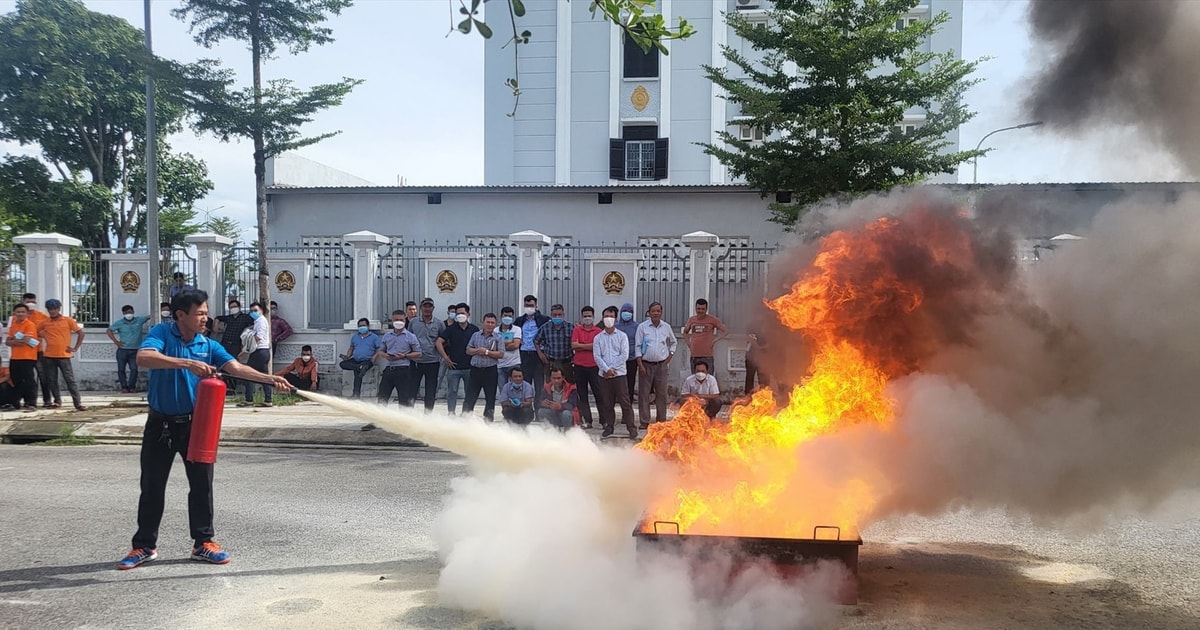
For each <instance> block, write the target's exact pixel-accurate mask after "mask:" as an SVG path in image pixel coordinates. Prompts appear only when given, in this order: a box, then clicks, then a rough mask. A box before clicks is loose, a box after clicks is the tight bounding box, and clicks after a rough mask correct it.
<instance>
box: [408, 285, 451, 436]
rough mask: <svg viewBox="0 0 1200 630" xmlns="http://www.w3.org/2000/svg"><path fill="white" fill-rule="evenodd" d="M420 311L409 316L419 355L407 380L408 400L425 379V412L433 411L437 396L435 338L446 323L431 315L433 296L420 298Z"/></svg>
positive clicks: (436, 351)
mask: <svg viewBox="0 0 1200 630" xmlns="http://www.w3.org/2000/svg"><path fill="white" fill-rule="evenodd" d="M420 311H421V312H420V313H419V314H418V315H417V316H416V317H414V318H410V319H409V322H408V330H409V331H411V332H412V334H414V335H416V336H417V341H418V342H419V343H420V344H421V357H420V358H418V359H417V360H416V361H415V367H414V368H413V370H414V371H413V378H412V381H411V382H409V385H408V391H409V397H408V398H409V400H416V398H417V391H418V390H419V389H420V387H421V381H422V380H424V381H425V412H426V413H429V412H431V411H433V401H434V398H436V397H437V389H438V371H439V367H440V366H441V364H442V357H441V355H439V354H438V350H437V340H438V337H441V336H442V332H444V331H445V330H446V324H445V322H443V321H442V320H440V319H438V318H437V317H434V315H433V298H425V299H423V300H421V309H420Z"/></svg>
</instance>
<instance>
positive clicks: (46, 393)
mask: <svg viewBox="0 0 1200 630" xmlns="http://www.w3.org/2000/svg"><path fill="white" fill-rule="evenodd" d="M44 359H45V357H43V356H41V355H38V360H37V361H35V362H34V363H36V364H37V382H38V383H41V385H42V402H43V403H45V404H47V405H49V404H50V403H52V402H54V396H52V395H51V393H50V379H49V378H47V377H46V363H45V361H44Z"/></svg>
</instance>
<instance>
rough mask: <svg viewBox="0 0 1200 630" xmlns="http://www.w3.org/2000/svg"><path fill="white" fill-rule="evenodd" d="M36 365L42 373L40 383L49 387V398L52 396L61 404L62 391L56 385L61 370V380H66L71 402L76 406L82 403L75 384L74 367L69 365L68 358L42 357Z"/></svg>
mask: <svg viewBox="0 0 1200 630" xmlns="http://www.w3.org/2000/svg"><path fill="white" fill-rule="evenodd" d="M38 365H39V366H41V368H42V374H43V375H44V376H42V379H43V380H42V385H43V386H44V387H47V388H49V390H50V398H53V399H54V402H55V403H57V404H60V405H61V404H62V391H61V390H60V389H59V386H58V374H59V372H62V377H63V380H64V381H66V382H67V391H68V392H70V393H71V402H73V403H75V406H76V407H78V406H80V405H82V404H83V399H81V398H80V397H79V386H78V385H76V384H75V369H74V368H73V367H71V360H70V359H53V358H50V357H42V358H41V359H39V360H38ZM46 400H49V399H46Z"/></svg>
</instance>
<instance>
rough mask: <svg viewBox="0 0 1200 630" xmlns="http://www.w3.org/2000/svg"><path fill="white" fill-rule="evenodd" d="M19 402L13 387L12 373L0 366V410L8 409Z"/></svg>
mask: <svg viewBox="0 0 1200 630" xmlns="http://www.w3.org/2000/svg"><path fill="white" fill-rule="evenodd" d="M19 404H21V401H20V399H18V398H17V390H16V389H14V388H13V382H12V375H11V374H9V371H8V368H7V367H4V366H0V410H8V409H12V408H13V407H16V406H17V405H19Z"/></svg>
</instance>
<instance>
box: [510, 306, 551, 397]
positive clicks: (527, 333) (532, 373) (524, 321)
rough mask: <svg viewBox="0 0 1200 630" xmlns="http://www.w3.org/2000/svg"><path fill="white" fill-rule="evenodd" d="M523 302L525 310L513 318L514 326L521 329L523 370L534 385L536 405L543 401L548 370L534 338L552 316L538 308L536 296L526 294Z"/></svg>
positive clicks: (526, 377) (529, 381)
mask: <svg viewBox="0 0 1200 630" xmlns="http://www.w3.org/2000/svg"><path fill="white" fill-rule="evenodd" d="M521 303H522V304H524V307H523V308H524V310H523V311H522V312H521V316H520V317H518V318H516V319H515V320H513V326H516V327H517V328H520V329H521V347H520V351H521V371H522V372H524V373H525V381H526V382H527V383H529V384H530V385H533V395H534V397H535V398H536V400H535V401H534V404H535V405H536V404H538V403H539V402H540V401H541V396H542V384H543V382H544V380H545V375H546V372H545V365H544V364H543V363H542V359H541V357H539V356H538V351H537V346H535V345H534V344H533V338H534V337H536V336H537V332H538V330H539V329H540V328H541V327H542V326H544V325H545V324H546V322H548V321H550V318H549V317H546V316H545V315H542V313H541V311H539V310H538V299H537V298H536V297H534V296H532V295H526V296H525V299H524V300H522V301H521Z"/></svg>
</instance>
